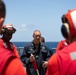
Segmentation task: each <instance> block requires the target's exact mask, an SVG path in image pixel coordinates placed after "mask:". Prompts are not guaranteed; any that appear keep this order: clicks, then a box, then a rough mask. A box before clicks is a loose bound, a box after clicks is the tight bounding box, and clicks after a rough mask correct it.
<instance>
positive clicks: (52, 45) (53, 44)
mask: <svg viewBox="0 0 76 75" xmlns="http://www.w3.org/2000/svg"><path fill="white" fill-rule="evenodd" d="M13 43H14V44H15V45H16V47H17V50H18V52H19V54H20V56H21V55H22V52H23V47H24V46H26V44H28V43H29V42H13ZM45 43H46V45H47V47H48V48H49V49H50V50H52V48H56V47H57V45H58V42H45ZM53 53H55V49H53V50H52V54H53Z"/></svg>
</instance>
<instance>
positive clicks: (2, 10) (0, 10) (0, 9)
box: [0, 0, 6, 18]
mask: <svg viewBox="0 0 76 75" xmlns="http://www.w3.org/2000/svg"><path fill="white" fill-rule="evenodd" d="M5 15H6V7H5V3H4V2H3V1H2V0H0V17H4V18H5Z"/></svg>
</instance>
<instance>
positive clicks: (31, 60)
mask: <svg viewBox="0 0 76 75" xmlns="http://www.w3.org/2000/svg"><path fill="white" fill-rule="evenodd" d="M34 60H35V57H34V55H33V54H31V55H30V62H33V61H34Z"/></svg>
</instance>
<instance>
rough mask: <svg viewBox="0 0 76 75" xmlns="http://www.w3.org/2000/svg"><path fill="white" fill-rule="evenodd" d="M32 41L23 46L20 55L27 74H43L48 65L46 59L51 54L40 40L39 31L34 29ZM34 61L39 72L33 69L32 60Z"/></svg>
mask: <svg viewBox="0 0 76 75" xmlns="http://www.w3.org/2000/svg"><path fill="white" fill-rule="evenodd" d="M33 38H34V39H33V41H32V42H30V43H28V44H27V45H26V46H25V47H24V51H23V55H22V57H21V59H22V61H23V63H24V65H25V66H26V70H27V72H28V75H38V74H40V75H45V72H46V68H47V65H48V59H49V57H50V56H51V55H50V51H49V50H48V48H47V46H46V45H45V43H42V42H40V38H41V32H40V31H39V30H35V31H34V32H33ZM34 60H35V61H36V65H37V67H38V71H39V73H36V70H35V69H34V65H33V61H34Z"/></svg>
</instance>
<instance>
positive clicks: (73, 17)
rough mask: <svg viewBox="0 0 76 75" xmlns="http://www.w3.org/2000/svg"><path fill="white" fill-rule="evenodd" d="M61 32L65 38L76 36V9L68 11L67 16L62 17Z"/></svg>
mask: <svg viewBox="0 0 76 75" xmlns="http://www.w3.org/2000/svg"><path fill="white" fill-rule="evenodd" d="M62 23H63V25H62V26H61V32H62V35H63V36H64V37H65V38H68V36H69V35H71V36H76V9H73V10H68V12H67V13H66V14H64V15H63V16H62Z"/></svg>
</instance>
